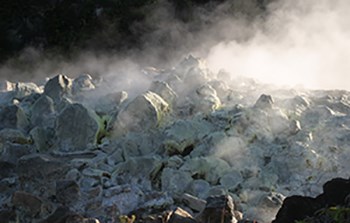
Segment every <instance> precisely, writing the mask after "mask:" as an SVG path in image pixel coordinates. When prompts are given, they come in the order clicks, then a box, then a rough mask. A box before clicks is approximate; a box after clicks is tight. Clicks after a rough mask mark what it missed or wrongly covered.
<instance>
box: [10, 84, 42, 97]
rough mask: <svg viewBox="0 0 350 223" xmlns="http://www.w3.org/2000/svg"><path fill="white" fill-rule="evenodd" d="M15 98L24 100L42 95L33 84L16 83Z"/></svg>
mask: <svg viewBox="0 0 350 223" xmlns="http://www.w3.org/2000/svg"><path fill="white" fill-rule="evenodd" d="M14 91H15V97H16V98H24V97H26V96H29V95H33V94H35V93H39V94H40V93H42V90H41V89H40V88H39V87H38V86H37V85H36V84H34V83H23V82H18V83H16V84H15V89H14Z"/></svg>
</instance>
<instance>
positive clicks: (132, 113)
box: [0, 56, 350, 223]
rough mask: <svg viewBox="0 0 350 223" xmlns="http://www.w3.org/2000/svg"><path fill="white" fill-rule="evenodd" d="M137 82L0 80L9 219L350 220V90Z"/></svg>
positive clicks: (202, 75) (162, 78)
mask: <svg viewBox="0 0 350 223" xmlns="http://www.w3.org/2000/svg"><path fill="white" fill-rule="evenodd" d="M140 73H141V74H142V78H143V79H144V80H146V82H147V83H149V84H148V85H147V87H146V88H145V89H143V90H142V91H141V92H132V91H131V90H130V88H127V87H125V88H124V86H123V85H120V84H119V85H113V81H111V80H110V79H102V80H97V79H95V78H93V75H91V76H90V75H89V74H82V75H80V76H78V77H77V78H71V77H72V76H71V77H70V75H69V74H58V75H56V76H52V77H50V78H48V79H47V80H46V81H44V82H40V83H42V84H39V83H23V82H18V83H12V82H9V81H4V82H2V83H1V84H0V153H1V156H0V170H1V171H0V222H1V223H9V222H16V223H17V222H18V223H31V222H33V223H73V222H74V223H98V222H100V223H132V222H147V223H213V222H215V223H220V222H221V223H222V222H224V223H237V222H241V223H243V222H246V223H249V222H251V223H253V222H259V223H269V222H272V221H273V222H275V223H282V222H283V223H288V222H291V223H294V222H295V221H297V220H298V222H349V221H350V218H349V216H350V212H349V208H350V206H349V205H350V195H349V194H350V181H349V180H348V177H349V175H348V174H349V167H350V163H349V160H350V92H347V91H340V90H334V91H331V90H327V91H326V90H308V89H297V90H294V89H289V88H278V87H276V86H272V85H267V84H263V83H259V82H257V81H255V80H253V79H249V78H245V77H234V76H231V75H230V74H228V73H225V72H223V71H221V72H218V73H215V72H212V71H211V70H209V69H208V68H207V67H206V66H205V63H204V62H203V61H201V60H200V59H198V58H195V57H193V56H188V57H186V58H185V59H183V60H182V61H180V62H179V63H178V65H177V66H174V68H171V69H162V70H158V69H157V68H147V69H144V70H140ZM74 75H75V74H74ZM116 86H118V87H116Z"/></svg>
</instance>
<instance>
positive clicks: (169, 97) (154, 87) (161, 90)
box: [149, 81, 177, 105]
mask: <svg viewBox="0 0 350 223" xmlns="http://www.w3.org/2000/svg"><path fill="white" fill-rule="evenodd" d="M149 90H150V91H152V92H154V93H156V94H158V95H159V96H161V97H162V98H163V99H164V100H165V101H166V102H167V103H168V104H169V105H174V104H175V101H176V99H177V94H176V93H175V91H174V90H173V89H171V87H170V86H169V85H168V84H167V83H166V82H163V81H154V82H153V83H152V84H151V86H150V88H149Z"/></svg>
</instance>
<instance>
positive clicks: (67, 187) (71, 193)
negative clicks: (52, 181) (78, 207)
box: [56, 180, 80, 205]
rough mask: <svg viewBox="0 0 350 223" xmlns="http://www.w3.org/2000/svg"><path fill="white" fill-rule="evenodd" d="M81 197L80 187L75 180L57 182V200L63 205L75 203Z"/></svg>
mask: <svg viewBox="0 0 350 223" xmlns="http://www.w3.org/2000/svg"><path fill="white" fill-rule="evenodd" d="M79 197H80V188H79V185H78V184H77V183H76V182H75V181H73V180H59V181H56V199H57V200H58V201H59V202H60V203H61V204H63V205H70V204H72V203H75V202H76V201H77V200H78V199H79Z"/></svg>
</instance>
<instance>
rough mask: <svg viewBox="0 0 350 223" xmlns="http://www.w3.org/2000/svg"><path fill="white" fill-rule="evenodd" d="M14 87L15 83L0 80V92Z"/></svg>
mask: <svg viewBox="0 0 350 223" xmlns="http://www.w3.org/2000/svg"><path fill="white" fill-rule="evenodd" d="M14 89H15V84H14V83H11V82H10V81H7V80H5V81H1V82H0V92H9V91H13V90H14Z"/></svg>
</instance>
